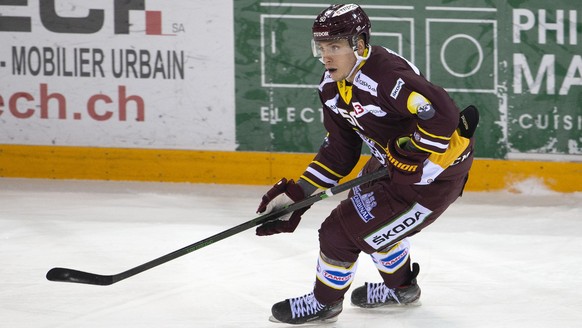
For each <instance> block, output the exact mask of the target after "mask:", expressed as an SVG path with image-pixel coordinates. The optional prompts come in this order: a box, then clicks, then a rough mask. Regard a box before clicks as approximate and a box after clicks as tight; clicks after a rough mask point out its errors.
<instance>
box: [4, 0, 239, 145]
mask: <svg viewBox="0 0 582 328" xmlns="http://www.w3.org/2000/svg"><path fill="white" fill-rule="evenodd" d="M232 9H233V8H232V2H231V1H227V0H220V1H214V2H213V9H212V10H210V9H209V8H208V7H207V6H206V2H201V1H188V0H174V1H164V0H109V1H86V0H41V1H35V0H31V1H28V0H11V1H0V43H1V44H2V46H1V47H0V143H2V144H24V145H57V146H95V147H119V148H162V149H168V148H174V149H200V150H206V149H211V150H234V149H235V136H234V130H235V128H234V80H233V75H234V71H233V64H232V58H233V57H234V52H233V46H232V39H233V36H232V35H233V30H232Z"/></svg>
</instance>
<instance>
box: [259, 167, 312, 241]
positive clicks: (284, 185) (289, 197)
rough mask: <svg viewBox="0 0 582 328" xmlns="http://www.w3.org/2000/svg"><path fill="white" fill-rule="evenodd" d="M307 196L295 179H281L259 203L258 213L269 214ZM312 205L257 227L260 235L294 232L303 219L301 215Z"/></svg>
mask: <svg viewBox="0 0 582 328" xmlns="http://www.w3.org/2000/svg"><path fill="white" fill-rule="evenodd" d="M304 198H305V192H304V191H303V189H302V188H301V186H299V185H298V184H296V183H295V182H294V181H293V180H289V181H288V180H287V179H285V178H283V179H281V180H279V182H277V183H276V184H275V185H274V186H273V187H272V188H271V189H270V190H269V191H267V193H266V194H265V195H263V199H262V200H261V204H259V208H258V209H257V213H259V214H268V213H270V212H272V211H277V210H280V209H282V208H284V207H286V206H288V205H290V204H293V203H295V202H298V201H300V200H302V199H304ZM309 207H310V206H308V207H304V208H302V209H299V210H297V211H295V212H292V213H288V214H286V215H284V216H282V217H280V218H278V219H276V220H274V221H270V222H267V223H264V224H262V225H260V226H259V227H257V235H258V236H269V235H274V234H277V233H281V232H293V231H295V228H297V226H298V225H299V221H301V215H303V213H305V211H307V210H308V209H309Z"/></svg>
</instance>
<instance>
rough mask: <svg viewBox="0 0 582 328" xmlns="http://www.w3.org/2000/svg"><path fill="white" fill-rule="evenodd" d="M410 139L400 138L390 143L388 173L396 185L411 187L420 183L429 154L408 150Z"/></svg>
mask: <svg viewBox="0 0 582 328" xmlns="http://www.w3.org/2000/svg"><path fill="white" fill-rule="evenodd" d="M407 142H410V140H409V138H407V137H406V138H400V139H396V140H394V141H390V142H389V143H388V149H387V152H386V155H387V156H388V163H387V165H388V172H389V173H390V178H391V180H392V181H393V182H394V183H397V184H404V185H410V184H414V183H417V182H419V181H420V179H421V177H422V169H423V163H424V161H425V160H426V159H427V158H428V156H429V153H427V152H424V151H421V150H407V148H408V147H405V145H406V143H407Z"/></svg>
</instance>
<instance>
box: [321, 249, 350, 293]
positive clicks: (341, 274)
mask: <svg viewBox="0 0 582 328" xmlns="http://www.w3.org/2000/svg"><path fill="white" fill-rule="evenodd" d="M357 266H358V262H354V263H347V262H339V261H334V260H332V259H330V258H328V257H326V256H325V255H324V254H323V253H321V252H320V253H319V258H318V259H317V280H319V281H320V282H321V283H323V284H324V285H326V286H328V287H331V288H333V289H337V290H341V289H346V288H348V287H349V286H350V285H351V283H352V281H353V280H354V275H355V273H356V269H357Z"/></svg>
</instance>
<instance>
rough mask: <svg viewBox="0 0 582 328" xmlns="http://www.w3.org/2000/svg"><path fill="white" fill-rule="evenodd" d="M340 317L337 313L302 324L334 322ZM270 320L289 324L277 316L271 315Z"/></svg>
mask: <svg viewBox="0 0 582 328" xmlns="http://www.w3.org/2000/svg"><path fill="white" fill-rule="evenodd" d="M337 319H338V316H337V315H336V316H335V317H331V318H328V319H323V320H322V319H318V320H312V321H307V322H306V323H302V324H301V325H304V326H307V325H318V324H322V323H334V322H336V321H337ZM269 321H271V322H275V323H285V324H287V322H283V321H279V320H277V319H276V318H275V317H273V316H270V317H269Z"/></svg>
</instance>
